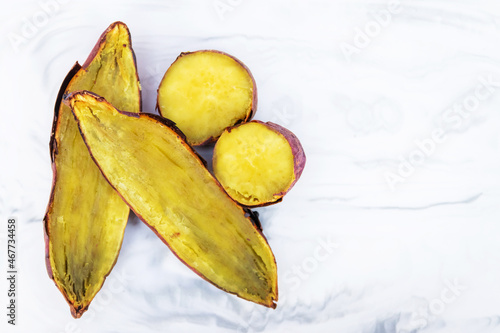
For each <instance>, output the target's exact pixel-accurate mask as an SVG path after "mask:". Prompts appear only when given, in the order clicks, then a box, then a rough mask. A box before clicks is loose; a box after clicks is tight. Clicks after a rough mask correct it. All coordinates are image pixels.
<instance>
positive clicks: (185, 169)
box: [66, 92, 277, 308]
mask: <svg viewBox="0 0 500 333" xmlns="http://www.w3.org/2000/svg"><path fill="white" fill-rule="evenodd" d="M66 103H69V105H71V108H72V110H73V113H74V115H75V118H76V119H77V121H78V126H79V128H80V131H81V133H82V136H83V138H84V141H85V143H86V145H87V147H88V149H89V151H90V154H91V155H92V157H93V159H94V161H95V162H96V164H97V165H98V166H99V168H100V169H101V171H102V173H103V175H104V176H105V177H106V179H107V180H108V182H109V183H110V184H111V185H112V186H113V187H114V188H115V189H116V191H117V192H118V193H119V194H120V195H121V196H122V198H123V199H124V201H125V202H127V203H128V205H129V206H130V208H131V209H132V210H133V211H134V212H135V213H136V215H137V216H139V218H140V219H141V220H142V221H144V222H145V223H146V224H147V225H148V226H149V227H150V228H151V229H152V230H153V231H154V232H155V233H156V234H157V235H158V236H159V237H160V238H161V239H162V240H163V241H164V242H165V244H167V245H168V247H169V248H170V249H171V250H172V252H173V253H174V254H175V255H176V256H177V257H178V258H179V259H180V260H181V261H182V262H184V263H185V264H186V265H187V266H188V267H189V268H191V269H192V270H193V271H194V272H195V273H197V274H198V275H200V276H201V277H202V278H204V279H206V280H207V281H209V282H211V283H212V284H214V285H215V286H217V287H219V288H221V289H223V290H225V291H227V292H229V293H233V294H236V295H238V296H239V297H241V298H244V299H247V300H250V301H253V302H255V303H259V304H262V305H265V306H267V307H272V308H274V307H276V304H275V301H276V300H277V276H276V274H277V272H276V263H275V260H274V256H273V253H272V251H271V249H270V247H269V245H268V244H267V241H266V239H265V238H264V236H263V235H262V234H261V233H260V231H259V230H258V229H257V227H256V226H254V225H253V224H252V221H251V218H250V216H249V214H247V213H246V212H245V211H244V210H243V208H242V207H241V206H239V205H238V204H236V203H235V202H234V201H233V200H231V198H230V197H229V196H227V194H226V193H225V192H224V190H223V189H222V187H221V186H220V184H219V183H218V182H217V181H216V180H215V178H213V176H212V175H211V174H210V173H209V172H208V170H207V169H206V167H205V165H204V164H203V161H202V160H201V158H200V157H199V156H198V155H197V154H196V153H195V151H194V150H193V149H192V148H191V147H190V146H189V145H188V144H187V142H186V140H185V137H184V135H183V134H182V132H180V131H179V130H178V129H177V128H176V127H175V125H174V124H173V123H172V122H171V121H169V120H167V119H165V118H162V117H159V116H156V115H152V114H146V113H142V114H133V113H128V112H122V111H118V110H116V109H115V108H114V107H113V106H112V105H111V104H110V103H108V102H106V100H105V99H104V98H101V97H98V96H96V95H94V94H92V93H89V92H76V93H74V94H72V95H71V96H70V97H68V99H67V100H66Z"/></svg>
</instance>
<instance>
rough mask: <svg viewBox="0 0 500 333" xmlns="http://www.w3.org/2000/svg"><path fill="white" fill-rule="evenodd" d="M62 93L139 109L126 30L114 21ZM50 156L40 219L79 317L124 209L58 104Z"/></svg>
mask: <svg viewBox="0 0 500 333" xmlns="http://www.w3.org/2000/svg"><path fill="white" fill-rule="evenodd" d="M104 38H105V42H104V43H103V44H101V45H100V48H99V50H98V51H97V54H96V55H95V57H94V58H93V60H92V61H91V62H90V64H89V65H88V66H87V70H86V71H85V70H84V68H82V69H80V70H79V71H78V72H77V74H76V75H75V76H74V77H73V79H72V80H71V82H70V83H69V85H68V87H67V91H69V92H71V91H76V90H82V89H88V90H91V91H94V92H95V93H98V94H102V95H103V96H106V98H108V99H109V100H110V101H112V103H114V104H115V105H116V106H117V107H120V108H123V109H126V110H129V111H132V112H139V111H140V92H139V91H140V87H139V82H138V79H137V76H136V75H137V71H136V67H135V62H134V59H133V53H132V50H131V45H130V41H129V33H128V30H127V29H126V27H125V26H124V25H123V24H116V25H115V26H114V27H113V28H112V29H111V30H110V31H108V32H107V34H106V35H105V37H104ZM53 140H55V147H56V152H55V153H54V154H53V156H54V161H53V162H54V163H55V172H56V179H55V183H54V185H53V189H52V192H53V197H52V200H51V203H49V207H48V209H47V214H46V217H45V223H46V230H47V233H48V235H47V236H48V245H49V246H48V258H49V264H50V269H51V270H52V274H53V279H54V281H55V283H56V285H57V286H58V287H59V289H60V290H61V292H62V293H63V294H64V296H65V297H66V299H67V301H68V302H69V303H70V304H71V305H72V306H73V308H72V313H73V316H75V317H80V316H81V315H82V314H83V312H84V311H85V310H86V308H87V307H88V305H89V303H90V302H91V300H92V299H93V298H94V296H95V295H96V293H97V292H98V291H99V289H100V288H101V286H102V284H103V282H104V279H105V277H106V276H107V275H108V274H109V272H110V271H111V269H112V267H113V265H114V263H115V261H116V258H117V256H118V253H119V250H120V247H121V243H122V238H123V233H124V230H125V225H126V222H127V218H128V214H129V208H128V206H127V205H126V204H125V203H124V202H123V200H122V199H121V198H120V197H119V196H118V194H116V192H115V191H114V190H113V188H112V187H111V186H110V185H109V184H108V183H107V181H106V180H105V179H104V177H103V176H102V174H101V172H100V171H99V169H98V168H97V166H96V165H95V163H94V162H93V161H92V159H91V157H90V154H89V152H88V149H87V147H86V146H85V144H84V142H83V140H82V137H81V135H80V132H79V130H78V125H77V123H76V121H75V119H74V116H73V114H72V112H71V109H70V108H69V107H68V106H66V105H64V104H61V106H60V108H59V114H58V119H57V123H56V127H55V133H54V138H53Z"/></svg>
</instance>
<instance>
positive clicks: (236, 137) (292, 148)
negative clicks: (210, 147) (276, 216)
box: [213, 121, 305, 206]
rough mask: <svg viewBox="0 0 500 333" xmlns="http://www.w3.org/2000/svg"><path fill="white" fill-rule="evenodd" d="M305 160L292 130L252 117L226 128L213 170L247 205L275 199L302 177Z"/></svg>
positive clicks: (220, 139) (235, 198)
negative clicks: (247, 121)
mask: <svg viewBox="0 0 500 333" xmlns="http://www.w3.org/2000/svg"><path fill="white" fill-rule="evenodd" d="M304 164H305V154H304V151H303V149H302V146H301V144H300V142H299V140H298V139H297V137H296V136H295V135H293V133H291V132H290V131H288V130H287V129H285V128H283V127H282V126H279V125H277V124H273V123H270V122H268V123H262V122H259V121H251V122H249V123H246V124H241V125H239V126H236V127H234V128H229V129H227V130H226V131H225V132H224V133H223V134H222V135H221V137H220V138H219V140H218V141H217V143H216V144H215V148H214V159H213V169H214V174H215V176H216V177H217V179H218V180H219V182H220V183H221V184H222V186H223V187H224V189H225V190H226V192H227V193H228V194H229V195H230V196H231V197H232V198H233V199H234V200H235V201H237V202H239V203H241V204H243V205H245V206H263V205H266V204H271V203H275V202H277V201H279V200H281V198H282V197H283V196H284V195H285V194H286V193H287V192H288V191H289V190H290V188H291V187H292V186H293V185H294V184H295V182H296V181H297V180H298V178H299V177H300V174H301V173H302V169H303V168H304Z"/></svg>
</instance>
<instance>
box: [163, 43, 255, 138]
mask: <svg viewBox="0 0 500 333" xmlns="http://www.w3.org/2000/svg"><path fill="white" fill-rule="evenodd" d="M157 107H158V111H159V112H160V114H161V115H162V116H163V117H165V118H168V119H170V120H172V121H174V122H175V123H176V125H177V126H178V127H179V128H180V129H181V131H182V132H184V134H185V135H186V137H187V139H188V142H189V143H190V144H191V145H201V144H204V143H209V142H212V141H215V139H217V138H218V137H219V136H220V135H221V134H222V132H223V131H224V129H226V128H227V127H229V126H233V125H235V124H238V123H241V122H245V121H248V120H250V119H251V118H252V116H253V114H254V113H255V110H256V108H257V88H256V85H255V81H254V79H253V76H252V74H251V73H250V70H249V69H248V68H247V67H246V66H245V65H244V64H243V63H242V62H241V61H239V60H238V59H236V58H234V57H233V56H230V55H229V54H226V53H223V52H220V51H213V50H205V51H197V52H185V53H181V55H180V56H179V57H178V58H177V60H175V62H174V63H173V64H172V65H171V66H170V68H169V69H168V70H167V72H166V73H165V76H164V77H163V79H162V81H161V83H160V87H159V88H158V101H157Z"/></svg>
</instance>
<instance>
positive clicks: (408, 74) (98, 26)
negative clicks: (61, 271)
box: [0, 0, 500, 333]
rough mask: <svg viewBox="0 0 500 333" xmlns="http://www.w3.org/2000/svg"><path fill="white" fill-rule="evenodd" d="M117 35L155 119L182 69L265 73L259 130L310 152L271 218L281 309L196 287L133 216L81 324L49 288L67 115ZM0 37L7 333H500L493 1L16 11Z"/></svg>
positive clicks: (169, 4) (0, 7) (215, 2)
mask: <svg viewBox="0 0 500 333" xmlns="http://www.w3.org/2000/svg"><path fill="white" fill-rule="evenodd" d="M115 20H122V21H124V22H125V23H127V24H128V26H129V28H130V30H131V32H132V39H133V46H134V49H135V52H136V55H137V61H138V67H139V73H140V78H141V80H142V85H143V88H144V92H143V97H144V111H146V112H154V108H153V107H154V103H155V91H156V88H157V84H158V82H159V80H160V79H161V77H162V75H163V73H164V71H165V70H166V69H167V68H168V66H169V65H170V64H171V62H172V61H173V60H174V59H175V57H176V56H177V55H178V54H179V53H180V52H182V51H193V50H198V49H207V48H210V49H220V50H223V51H226V52H228V53H230V54H233V55H235V56H237V57H238V58H240V59H241V60H242V61H243V62H245V63H246V64H247V65H248V66H249V68H250V69H251V70H252V72H253V74H254V76H255V78H256V81H257V85H258V89H259V110H258V112H257V115H256V119H260V120H271V121H274V122H276V123H279V124H281V125H284V126H286V127H288V128H289V129H291V130H292V131H294V132H295V133H296V134H297V136H298V137H299V138H300V139H301V141H302V143H303V145H304V148H305V151H306V154H307V157H308V161H307V165H306V169H305V171H304V173H303V176H302V178H301V180H300V181H299V182H298V183H297V185H296V186H295V188H294V189H293V190H292V191H291V192H290V193H289V194H288V195H287V196H286V197H285V200H284V201H283V202H282V203H280V204H279V205H275V206H272V207H268V208H263V209H259V212H260V213H261V216H262V224H263V228H264V232H265V235H266V236H267V237H268V240H269V243H270V245H271V247H272V249H273V251H274V253H275V255H276V259H277V263H278V269H279V291H280V300H279V302H278V308H277V309H276V310H269V309H265V308H263V307H261V306H258V305H254V304H252V303H249V302H246V301H244V300H241V299H239V298H236V297H234V296H231V295H227V294H225V293H224V292H222V291H220V290H218V289H217V288H215V287H213V286H212V285H210V284H208V283H206V282H205V281H203V280H201V279H200V278H199V277H198V276H196V275H195V274H193V273H192V272H191V271H190V270H189V269H188V268H186V267H185V266H183V264H181V263H180V262H179V261H178V260H177V259H176V258H175V257H174V256H173V255H172V254H171V253H170V252H169V250H168V249H167V247H166V246H165V245H164V244H163V243H162V242H161V241H160V240H159V239H158V238H157V237H156V236H155V235H154V234H153V233H152V232H151V231H150V230H149V229H148V228H147V227H145V225H143V224H142V222H140V221H139V220H137V218H135V217H134V218H132V219H131V220H130V221H129V222H130V223H129V225H128V227H127V230H126V234H125V240H124V243H123V247H122V251H121V254H120V257H119V260H118V262H117V264H116V266H115V268H114V270H113V272H112V273H111V275H110V276H109V278H108V280H107V282H106V283H105V285H104V287H103V289H102V290H101V292H100V293H99V294H98V296H97V297H96V299H95V300H94V302H93V303H92V305H91V307H90V310H89V311H88V312H87V313H86V314H85V315H84V316H83V317H82V318H81V319H79V320H74V319H73V318H72V317H71V315H70V312H69V308H68V306H67V304H66V302H65V301H64V299H63V297H62V296H61V294H60V293H59V291H58V290H57V288H56V287H55V286H54V284H53V282H52V281H51V280H50V279H49V278H48V276H47V273H46V270H45V265H44V243H43V232H42V222H41V221H42V218H43V215H44V212H45V208H46V205H47V200H48V197H49V192H50V184H51V179H52V171H51V167H50V159H49V151H48V142H49V134H50V129H51V122H52V117H53V104H54V100H55V97H56V94H57V91H58V89H59V86H60V84H61V81H62V79H63V78H64V76H65V75H66V73H67V72H68V70H69V69H70V68H71V66H72V65H73V63H74V62H75V61H76V60H78V61H80V63H82V62H83V61H84V60H85V59H86V57H87V55H88V53H89V52H90V49H91V48H92V46H93V45H94V43H95V42H96V40H97V38H98V36H99V35H100V34H101V32H102V31H103V30H104V29H105V28H106V27H107V26H108V25H109V24H110V23H111V22H113V21H115ZM0 22H1V23H0V27H1V30H0V32H1V37H2V38H1V40H0V78H1V82H0V88H1V89H0V101H1V107H0V110H1V114H2V120H1V121H0V139H1V146H0V149H1V151H0V154H1V155H0V156H2V160H1V163H0V168H1V172H0V177H1V182H0V184H1V188H0V218H1V223H0V226H1V227H0V240H1V244H0V248H1V251H0V254H1V257H0V267H1V270H2V271H6V261H7V258H6V253H5V249H6V245H5V243H6V230H7V229H6V224H7V219H8V218H9V217H15V218H17V220H18V239H17V242H18V264H19V277H18V286H17V288H18V294H19V297H18V299H17V301H18V318H17V319H18V325H17V326H16V327H12V326H10V325H8V326H7V324H6V321H7V320H6V316H5V314H4V312H5V313H6V310H5V306H6V304H7V303H6V302H7V295H6V290H7V282H6V279H5V278H4V277H3V276H4V274H3V273H2V274H0V295H1V296H0V304H1V306H0V308H1V309H4V310H2V311H0V318H1V319H0V322H1V327H3V328H2V329H1V331H2V332H6V331H7V332H51V333H54V332H55V333H63V332H65V333H71V332H120V333H127V332H345V333H351V332H362V333H384V332H387V333H393V332H399V333H403V332H404V333H409V332H413V333H414V332H440V333H445V332H453V333H456V332H500V285H499V281H500V219H499V217H500V113H499V110H500V3H498V1H495V0H482V1H472V0H468V1H466V0H455V1H452V0H447V1H445V0H434V1H431V0H422V1H411V0H394V1H392V2H387V1H374V0H364V1H360V0H356V1H353V0H344V1H327V0H322V1H319V0H314V1H298V0H291V1H284V0H283V1H264V0H253V1H250V0H208V1H194V0H189V1H181V0H169V1H153V0H146V1H131V0H125V1H117V0H113V1H102V0H101V1H96V0H90V1H81V2H78V3H77V2H76V1H75V2H73V1H71V2H70V1H68V0H37V1H31V0H30V1H2V2H1V4H0ZM205 153H206V151H205ZM5 329H6V330H5Z"/></svg>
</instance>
